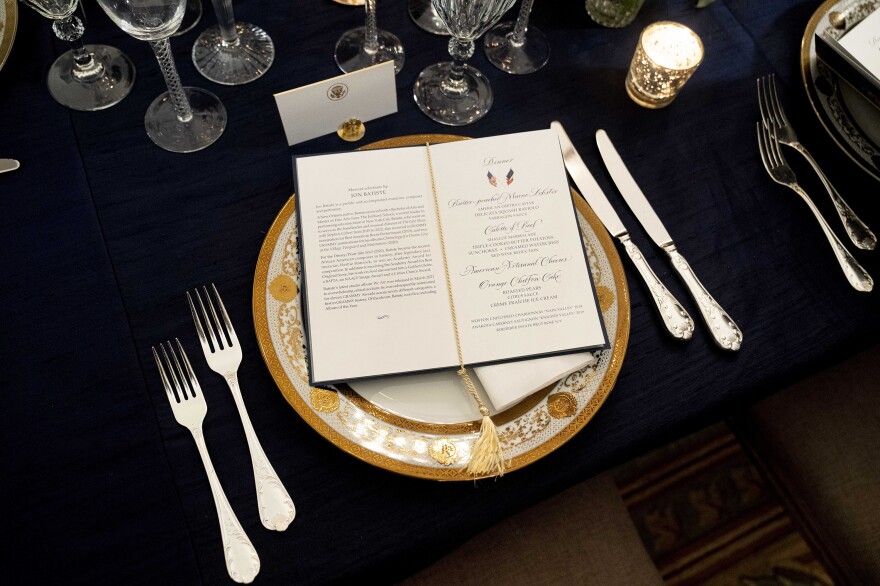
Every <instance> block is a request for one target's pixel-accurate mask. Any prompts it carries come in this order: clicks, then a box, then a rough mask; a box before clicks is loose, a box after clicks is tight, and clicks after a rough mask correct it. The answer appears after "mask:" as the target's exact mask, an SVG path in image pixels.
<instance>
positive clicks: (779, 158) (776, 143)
mask: <svg viewBox="0 0 880 586" xmlns="http://www.w3.org/2000/svg"><path fill="white" fill-rule="evenodd" d="M772 132H773V140H771V141H770V142H771V143H772V144H773V154H774V155H775V156H776V160H777V161H779V165H785V164H786V162H785V157H783V156H782V149H780V148H779V139H778V138H776V127H775V126H774V127H773V129H772Z"/></svg>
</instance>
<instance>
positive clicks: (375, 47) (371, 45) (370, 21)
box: [364, 0, 379, 55]
mask: <svg viewBox="0 0 880 586" xmlns="http://www.w3.org/2000/svg"><path fill="white" fill-rule="evenodd" d="M364 8H366V10H367V24H366V27H367V32H366V38H365V39H364V52H365V53H366V54H367V55H375V54H376V53H377V52H378V51H379V28H378V26H377V24H376V0H364Z"/></svg>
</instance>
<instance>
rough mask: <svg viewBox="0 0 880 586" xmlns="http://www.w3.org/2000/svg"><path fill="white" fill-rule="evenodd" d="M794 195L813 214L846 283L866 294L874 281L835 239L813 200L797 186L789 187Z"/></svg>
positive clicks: (872, 286)
mask: <svg viewBox="0 0 880 586" xmlns="http://www.w3.org/2000/svg"><path fill="white" fill-rule="evenodd" d="M789 187H791V188H792V189H793V190H794V191H795V193H797V194H798V195H800V196H801V199H803V200H804V201H805V202H806V203H807V205H808V206H809V207H810V210H811V211H812V212H813V215H814V216H816V220H818V221H819V225H820V226H821V227H822V231H823V232H824V233H825V238H827V239H828V243H829V244H830V245H831V249H832V250H833V251H834V256H836V257H837V262H839V263H840V268H841V269H843V274H844V275H846V279H847V281H849V284H850V285H852V286H853V288H854V289H856V290H857V291H864V292H868V291H870V290H871V289H873V288H874V279H872V278H871V275H869V274H868V271H866V270H865V269H864V268H863V267H862V265H860V264H859V262H858V261H857V260H856V259H855V258H853V255H852V254H850V252H849V250H847V249H846V247H845V246H844V245H843V243H842V242H841V241H840V240H839V239H838V238H837V236H836V235H835V234H834V232H833V231H832V230H831V227H830V226H829V225H828V222H826V221H825V218H823V217H822V214H820V213H819V209H818V208H817V207H816V204H814V203H813V200H812V199H810V196H809V195H807V192H806V191H804V190H803V188H801V186H800V185H798V184H796V183H795V184H792V185H789Z"/></svg>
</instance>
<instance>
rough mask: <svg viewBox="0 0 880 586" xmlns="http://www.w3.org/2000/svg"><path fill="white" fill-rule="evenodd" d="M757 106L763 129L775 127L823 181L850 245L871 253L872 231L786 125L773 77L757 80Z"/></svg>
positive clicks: (791, 128)
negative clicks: (764, 127) (850, 242)
mask: <svg viewBox="0 0 880 586" xmlns="http://www.w3.org/2000/svg"><path fill="white" fill-rule="evenodd" d="M758 106H759V108H760V109H761V120H762V121H763V122H764V125H765V126H774V127H775V128H776V136H777V138H778V140H779V142H781V143H782V144H784V145H788V146H790V147H791V148H793V149H795V150H796V151H797V152H799V153H800V154H801V155H803V156H804V158H805V159H806V160H807V162H809V163H810V165H811V166H812V167H813V169H814V170H815V171H816V174H817V175H819V179H820V180H821V181H822V185H824V186H825V189H826V190H827V191H828V195H830V196H831V201H832V202H833V203H834V209H835V210H837V215H838V216H839V217H840V221H841V222H843V227H844V229H845V230H846V233H847V235H849V238H850V240H852V242H853V244H855V245H856V246H858V247H859V248H861V249H863V250H874V248H876V246H877V237H876V236H875V235H874V233H873V232H871V229H870V228H868V226H866V225H865V223H864V222H862V220H861V219H859V217H858V216H857V215H856V213H855V212H854V211H853V210H852V208H851V207H849V205H848V204H847V203H846V202H845V201H844V200H843V197H841V195H840V193H838V192H837V190H836V189H835V188H834V186H833V185H831V181H829V180H828V177H826V176H825V173H823V172H822V169H820V168H819V164H818V163H817V162H816V160H815V159H814V158H813V156H812V155H811V154H810V152H809V151H808V150H807V148H806V147H805V146H804V145H802V144H801V143H800V141H798V137H797V133H795V131H794V127H793V126H792V125H791V124H790V123H789V122H788V118H787V117H786V116H785V110H783V109H782V103H781V102H780V101H779V95H778V94H777V92H776V76H775V75H773V74H770V75H767V76H764V77H759V78H758Z"/></svg>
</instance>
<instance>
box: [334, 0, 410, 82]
mask: <svg viewBox="0 0 880 586" xmlns="http://www.w3.org/2000/svg"><path fill="white" fill-rule="evenodd" d="M364 8H365V9H366V13H367V22H366V24H365V25H364V26H359V27H357V28H353V29H351V30H348V31H345V32H344V33H342V36H341V37H339V40H338V41H336V50H335V51H334V54H333V56H334V58H335V59H336V65H338V66H339V69H341V70H342V71H343V73H351V72H352V71H357V70H358V69H364V68H365V67H370V66H371V65H376V64H377V63H384V62H385V61H394V73H400V70H401V69H403V62H404V59H405V55H404V52H403V45H402V44H401V43H400V39H398V38H397V37H396V36H395V35H393V34H392V33H389V32H388V31H384V30H382V29H380V28H378V27H377V25H376V0H365V1H364Z"/></svg>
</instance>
